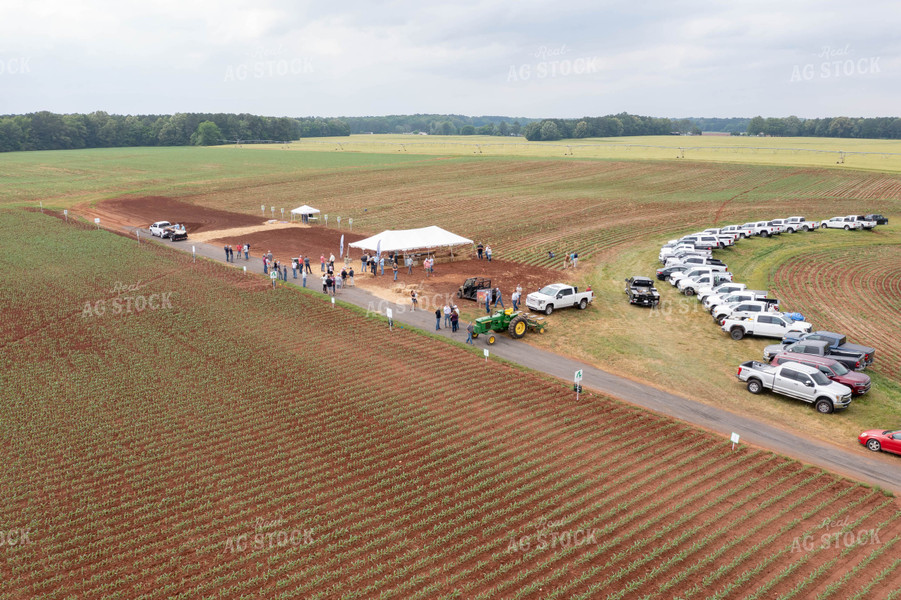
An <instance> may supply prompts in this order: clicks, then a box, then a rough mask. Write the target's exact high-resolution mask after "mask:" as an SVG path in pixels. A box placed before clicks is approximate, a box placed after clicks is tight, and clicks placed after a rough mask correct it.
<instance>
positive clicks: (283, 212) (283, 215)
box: [282, 208, 285, 219]
mask: <svg viewBox="0 0 901 600" xmlns="http://www.w3.org/2000/svg"><path fill="white" fill-rule="evenodd" d="M282 218H283V219H284V218H285V209H284V208H283V209H282Z"/></svg>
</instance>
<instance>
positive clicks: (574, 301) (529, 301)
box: [526, 283, 594, 315]
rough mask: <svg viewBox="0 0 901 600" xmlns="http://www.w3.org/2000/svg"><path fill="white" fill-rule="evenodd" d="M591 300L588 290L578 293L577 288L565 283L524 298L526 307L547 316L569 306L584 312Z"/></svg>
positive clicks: (548, 286) (592, 296) (545, 287)
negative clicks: (576, 307) (555, 310)
mask: <svg viewBox="0 0 901 600" xmlns="http://www.w3.org/2000/svg"><path fill="white" fill-rule="evenodd" d="M593 300H594V292H592V291H591V290H590V289H589V290H588V291H586V292H580V291H579V288H577V287H574V286H571V285H567V284H565V283H553V284H551V285H546V286H544V287H543V288H541V289H540V290H538V291H537V292H532V293H531V294H529V295H528V296H526V306H527V307H529V308H531V309H532V310H540V311H543V312H544V314H546V315H549V314H551V313H552V312H554V309H558V308H569V307H570V306H578V307H579V309H580V310H585V309H586V308H588V305H589V304H591V302H592V301H593Z"/></svg>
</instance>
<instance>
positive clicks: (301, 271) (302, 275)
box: [300, 269, 307, 287]
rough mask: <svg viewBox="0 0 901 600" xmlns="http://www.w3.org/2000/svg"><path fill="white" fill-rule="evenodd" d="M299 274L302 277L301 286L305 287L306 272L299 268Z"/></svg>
mask: <svg viewBox="0 0 901 600" xmlns="http://www.w3.org/2000/svg"><path fill="white" fill-rule="evenodd" d="M300 276H301V277H302V278H303V287H307V272H306V271H304V270H303V269H301V270H300Z"/></svg>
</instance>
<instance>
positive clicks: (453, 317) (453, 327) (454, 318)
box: [450, 311, 460, 333]
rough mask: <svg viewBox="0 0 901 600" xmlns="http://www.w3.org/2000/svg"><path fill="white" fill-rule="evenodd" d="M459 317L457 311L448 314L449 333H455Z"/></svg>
mask: <svg viewBox="0 0 901 600" xmlns="http://www.w3.org/2000/svg"><path fill="white" fill-rule="evenodd" d="M459 319H460V317H459V315H457V311H453V312H452V313H451V316H450V322H451V333H457V328H458V322H459Z"/></svg>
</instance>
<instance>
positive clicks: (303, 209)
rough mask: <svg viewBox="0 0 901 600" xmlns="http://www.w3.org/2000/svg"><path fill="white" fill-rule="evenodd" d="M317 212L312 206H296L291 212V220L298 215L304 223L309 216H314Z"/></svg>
mask: <svg viewBox="0 0 901 600" xmlns="http://www.w3.org/2000/svg"><path fill="white" fill-rule="evenodd" d="M318 212H319V209H318V208H313V207H312V206H309V205H307V204H304V205H303V206H298V207H297V208H295V209H292V210H291V218H292V219H293V218H294V215H300V216H301V217H302V218H303V222H304V223H306V222H307V221H308V220H309V218H310V215H314V214H316V213H318Z"/></svg>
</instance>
